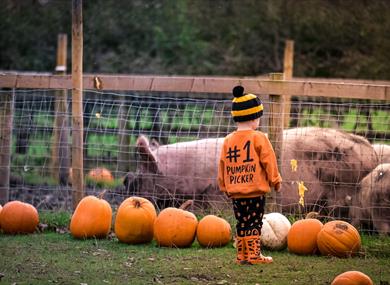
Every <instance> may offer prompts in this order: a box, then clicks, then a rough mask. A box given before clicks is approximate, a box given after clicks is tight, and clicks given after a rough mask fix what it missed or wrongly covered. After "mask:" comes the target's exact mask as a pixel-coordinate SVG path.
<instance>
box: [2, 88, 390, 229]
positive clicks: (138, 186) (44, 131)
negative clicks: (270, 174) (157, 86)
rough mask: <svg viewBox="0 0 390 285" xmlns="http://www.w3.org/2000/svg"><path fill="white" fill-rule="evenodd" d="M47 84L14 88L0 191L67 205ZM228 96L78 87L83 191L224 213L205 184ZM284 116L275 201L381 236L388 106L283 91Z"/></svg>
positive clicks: (67, 134) (387, 200)
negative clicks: (6, 176)
mask: <svg viewBox="0 0 390 285" xmlns="http://www.w3.org/2000/svg"><path fill="white" fill-rule="evenodd" d="M4 92H5V91H1V93H4ZM58 92H64V91H62V90H61V91H60V90H47V89H44V90H15V91H14V92H13V100H14V102H13V112H12V116H13V118H12V119H13V121H12V126H13V127H12V129H13V132H12V143H11V145H12V147H11V162H10V169H11V176H10V191H9V199H10V200H15V199H18V200H23V201H26V202H29V203H32V204H33V205H35V206H36V207H38V208H40V209H49V210H61V209H62V210H69V209H70V208H71V206H72V203H71V189H72V188H71V183H72V169H71V151H70V149H71V141H72V140H71V137H72V127H71V123H72V120H71V117H70V110H71V100H70V96H69V94H66V93H65V95H63V97H60V96H59V95H58V94H59V93H58ZM65 92H66V91H65ZM0 95H4V94H0ZM259 96H260V98H261V99H262V101H263V103H264V105H265V114H264V116H263V117H262V118H261V123H260V125H261V126H260V127H259V129H260V130H261V131H263V132H265V133H267V132H268V129H269V125H268V121H269V113H267V110H269V98H268V96H267V95H259ZM59 98H62V100H63V101H62V102H61V101H60V100H59ZM64 98H65V99H66V100H65V99H64ZM230 100H231V98H230V96H229V95H228V94H193V93H191V94H190V93H177V94H175V93H164V92H163V93H156V92H154V93H134V92H131V93H130V92H121V93H118V92H97V91H85V93H84V102H83V109H84V117H83V119H84V173H85V190H86V194H96V193H97V192H100V191H102V190H103V189H108V190H109V191H108V192H107V194H106V199H107V200H109V201H110V202H111V203H112V205H114V206H116V205H118V204H119V203H120V202H121V201H123V200H124V199H125V198H126V197H128V196H132V195H138V196H143V197H146V198H148V199H150V200H152V201H154V202H155V204H156V205H157V206H158V207H166V206H170V205H178V204H180V203H182V202H183V201H185V200H188V199H193V200H194V201H195V205H196V207H197V209H202V211H207V212H209V213H216V212H220V211H221V210H223V209H230V204H229V203H230V202H229V201H228V200H227V199H226V198H225V197H224V196H223V194H222V193H221V192H220V191H219V189H218V187H217V184H216V177H217V163H218V158H219V152H220V147H221V144H222V141H223V137H224V136H226V135H227V134H228V133H230V132H232V131H234V130H235V124H234V122H233V121H232V119H231V115H230V108H231V101H230ZM284 115H285V114H279V116H280V120H283V116H284ZM289 115H290V123H289V124H290V125H289V128H288V129H285V130H284V132H283V142H282V143H283V147H282V150H281V154H280V155H281V161H280V170H281V173H282V177H283V189H282V192H281V193H280V194H278V195H277V196H276V197H275V200H274V201H275V204H276V206H277V207H276V209H278V210H281V211H283V212H284V213H292V214H295V215H305V214H307V213H309V212H312V211H315V212H318V213H319V214H320V215H322V216H323V217H329V218H340V219H344V220H348V221H351V222H353V223H355V224H356V225H359V226H361V227H364V228H365V229H368V230H374V231H379V232H387V233H389V232H390V174H389V173H390V164H389V163H390V150H389V149H390V103H387V102H386V103H383V102H375V101H370V100H356V99H354V100H352V99H337V98H333V99H329V98H325V97H320V98H304V97H293V98H292V102H291V114H289ZM6 116H8V115H7V114H6V113H5V112H2V113H1V114H0V117H1V120H2V121H4V120H5V119H6V118H5V117H6ZM2 167H6V165H2Z"/></svg>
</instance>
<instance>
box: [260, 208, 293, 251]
mask: <svg viewBox="0 0 390 285" xmlns="http://www.w3.org/2000/svg"><path fill="white" fill-rule="evenodd" d="M290 228H291V223H290V221H289V220H288V219H287V218H286V217H285V216H283V215H282V214H280V213H269V214H265V215H264V217H263V227H262V229H261V244H262V245H263V246H264V247H267V248H269V249H273V250H282V249H285V248H286V247H287V234H288V231H289V230H290Z"/></svg>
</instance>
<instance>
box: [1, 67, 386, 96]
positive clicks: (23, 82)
mask: <svg viewBox="0 0 390 285" xmlns="http://www.w3.org/2000/svg"><path fill="white" fill-rule="evenodd" d="M237 84H241V85H242V86H244V87H245V89H246V90H248V91H250V92H252V93H255V94H276V95H288V96H314V97H319V96H323V97H338V98H353V99H373V100H390V84H374V83H368V84H364V83H346V82H339V81H337V82H325V81H323V80H320V81H315V80H313V81H307V80H288V81H284V80H280V81H278V80H269V79H265V78H263V77H259V78H255V77H200V76H198V77H190V76H153V75H104V74H97V75H93V74H86V75H84V78H83V86H84V88H85V89H95V90H112V91H120V90H122V91H123V90H128V91H164V92H193V93H231V90H232V87H233V86H235V85H237ZM0 88H26V89H28V88H34V89H71V88H72V82H71V77H70V75H67V76H66V75H65V76H63V75H52V74H43V73H7V72H2V73H0ZM229 98H230V97H229Z"/></svg>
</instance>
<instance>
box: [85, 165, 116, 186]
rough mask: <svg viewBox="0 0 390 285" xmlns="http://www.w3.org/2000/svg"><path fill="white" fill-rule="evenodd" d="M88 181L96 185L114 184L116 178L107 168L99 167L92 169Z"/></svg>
mask: <svg viewBox="0 0 390 285" xmlns="http://www.w3.org/2000/svg"><path fill="white" fill-rule="evenodd" d="M87 179H90V180H91V181H94V182H96V183H112V182H113V181H114V176H112V174H111V172H110V171H109V170H108V169H107V168H104V167H98V168H94V169H91V170H90V171H89V172H88V175H87Z"/></svg>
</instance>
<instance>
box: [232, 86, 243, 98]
mask: <svg viewBox="0 0 390 285" xmlns="http://www.w3.org/2000/svg"><path fill="white" fill-rule="evenodd" d="M233 95H234V97H241V96H242V95H244V87H242V86H240V85H238V86H236V87H234V88H233Z"/></svg>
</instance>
